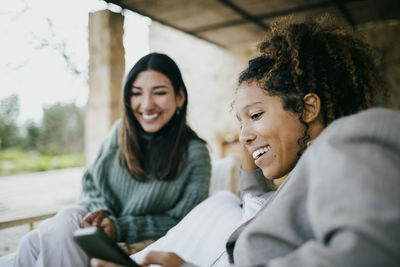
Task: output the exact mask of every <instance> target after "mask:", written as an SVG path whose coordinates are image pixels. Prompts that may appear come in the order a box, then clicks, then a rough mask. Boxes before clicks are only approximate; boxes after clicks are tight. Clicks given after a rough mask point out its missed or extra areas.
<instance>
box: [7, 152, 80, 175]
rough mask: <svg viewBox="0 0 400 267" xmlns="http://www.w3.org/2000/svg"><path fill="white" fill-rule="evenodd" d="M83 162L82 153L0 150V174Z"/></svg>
mask: <svg viewBox="0 0 400 267" xmlns="http://www.w3.org/2000/svg"><path fill="white" fill-rule="evenodd" d="M84 164H85V158H84V155H83V154H82V153H81V154H72V153H69V154H51V153H40V152H37V151H29V152H27V151H22V150H20V149H7V150H2V151H0V175H10V174H16V173H22V172H36V171H48V170H54V169H62V168H71V167H77V166H83V165H84Z"/></svg>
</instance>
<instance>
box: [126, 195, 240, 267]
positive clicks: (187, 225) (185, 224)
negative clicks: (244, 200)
mask: <svg viewBox="0 0 400 267" xmlns="http://www.w3.org/2000/svg"><path fill="white" fill-rule="evenodd" d="M241 218H242V208H241V206H240V200H239V198H238V197H237V196H236V195H234V194H233V193H232V192H230V191H219V192H216V193H215V194H213V195H212V196H210V197H209V198H207V199H206V200H204V201H203V202H201V203H200V204H199V205H197V206H196V207H195V208H194V209H193V210H192V211H191V212H189V214H188V215H186V216H185V217H184V218H183V219H182V220H181V221H180V222H179V223H178V224H177V225H176V226H175V227H173V228H172V229H170V230H169V231H168V232H167V234H166V235H165V236H164V237H162V238H160V239H158V240H157V241H156V242H154V243H153V244H151V245H149V246H148V247H146V248H145V249H144V250H142V251H140V252H138V253H136V254H133V255H131V258H132V259H134V260H135V261H136V262H138V263H141V262H142V261H143V259H144V257H145V256H146V255H147V253H148V252H149V251H151V250H160V251H169V252H175V253H176V254H178V255H179V256H180V257H182V258H183V259H184V260H185V261H188V262H191V263H195V264H197V265H200V266H210V265H211V263H213V262H214V261H215V259H216V258H217V257H218V256H219V255H220V254H221V253H223V252H224V250H225V243H226V241H227V240H228V238H229V236H230V234H231V233H232V232H233V231H234V230H235V229H236V228H237V227H238V226H239V223H240V220H241ZM204 240H207V243H206V244H207V246H205V243H204Z"/></svg>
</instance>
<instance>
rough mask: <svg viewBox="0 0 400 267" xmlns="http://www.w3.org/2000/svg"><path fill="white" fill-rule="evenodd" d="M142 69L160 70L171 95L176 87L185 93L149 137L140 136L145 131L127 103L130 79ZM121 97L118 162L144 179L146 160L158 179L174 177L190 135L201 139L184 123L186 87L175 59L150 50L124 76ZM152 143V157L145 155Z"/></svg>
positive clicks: (179, 166)
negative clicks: (161, 124) (168, 85)
mask: <svg viewBox="0 0 400 267" xmlns="http://www.w3.org/2000/svg"><path fill="white" fill-rule="evenodd" d="M146 70H154V71H158V72H160V73H162V74H164V75H165V76H167V77H168V78H169V80H170V81H171V84H172V86H173V87H174V93H175V96H177V95H178V94H179V92H180V90H182V91H183V93H184V95H185V101H184V103H183V105H182V107H181V108H180V109H179V112H176V113H175V114H174V115H173V116H172V118H171V120H170V121H169V122H168V123H167V124H166V125H165V126H163V128H162V129H160V130H159V131H158V132H157V133H155V134H154V135H152V137H151V140H150V141H148V140H144V139H143V138H142V136H143V135H145V133H144V131H143V129H142V127H141V126H140V124H139V122H138V121H137V120H136V118H135V116H134V115H133V112H132V108H131V105H130V99H131V88H132V83H133V82H134V81H135V79H136V77H137V75H138V74H139V73H140V72H142V71H146ZM122 101H123V112H122V123H121V135H120V154H119V160H120V162H121V164H123V165H124V166H125V167H126V169H127V171H128V173H129V174H130V175H131V176H132V177H133V178H134V179H136V180H139V181H144V180H145V179H146V178H147V177H148V173H147V172H146V168H147V166H149V161H151V165H152V166H153V167H155V175H156V177H157V178H158V179H161V180H168V179H172V178H174V177H176V175H177V174H178V173H179V172H180V171H181V169H182V167H183V165H184V164H185V161H186V156H187V148H188V144H189V141H190V140H191V139H198V140H201V141H203V140H202V139H200V138H199V137H198V136H197V134H196V133H195V132H194V131H193V130H192V129H191V128H190V127H189V126H188V125H187V122H186V111H187V104H188V97H187V90H186V86H185V84H184V82H183V79H182V75H181V72H180V70H179V68H178V66H177V65H176V63H175V62H174V61H173V60H172V59H171V58H170V57H169V56H167V55H164V54H159V53H151V54H148V55H146V56H144V57H142V58H141V59H140V60H139V61H138V62H137V63H136V64H135V65H134V66H133V67H132V69H131V70H130V71H129V74H128V76H127V77H126V81H125V85H124V87H123V100H122ZM146 142H148V143H147V145H145V146H144V145H143V143H146ZM203 142H204V141H203ZM153 146H156V147H157V149H156V150H157V153H156V155H155V154H154V153H153V158H149V157H151V156H152V155H150V153H149V151H150V150H151V149H150V148H152V147H153ZM153 151H154V147H153Z"/></svg>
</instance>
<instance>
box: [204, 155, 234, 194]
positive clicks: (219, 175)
mask: <svg viewBox="0 0 400 267" xmlns="http://www.w3.org/2000/svg"><path fill="white" fill-rule="evenodd" d="M211 164H212V168H211V179H210V190H209V194H210V195H212V194H213V193H214V192H216V191H218V190H229V191H231V192H233V193H234V194H236V195H239V179H240V175H239V166H240V162H239V158H238V157H237V156H235V155H229V156H226V157H224V158H220V159H215V160H213V161H212V163H211Z"/></svg>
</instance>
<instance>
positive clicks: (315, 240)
mask: <svg viewBox="0 0 400 267" xmlns="http://www.w3.org/2000/svg"><path fill="white" fill-rule="evenodd" d="M399 189H400V112H399V111H392V110H386V109H371V110H367V111H364V112H361V113H359V114H357V115H353V116H349V117H346V118H343V119H340V120H337V121H335V122H334V123H332V124H331V125H330V126H329V127H327V129H325V130H324V131H323V133H322V134H321V135H320V136H319V137H318V138H317V139H316V140H315V142H314V143H313V144H312V145H311V146H310V147H309V148H308V149H307V151H306V152H305V153H304V155H303V156H302V157H301V159H300V161H299V163H298V164H297V165H296V167H295V169H293V171H292V172H291V174H290V175H289V177H288V178H287V180H286V181H285V182H284V184H283V185H282V186H281V187H280V188H279V190H278V191H277V192H276V193H275V195H274V196H272V197H271V200H270V201H269V202H268V203H267V204H266V206H264V208H263V209H262V210H261V211H260V212H259V213H258V214H257V216H256V217H255V218H254V219H253V220H252V222H251V223H249V224H248V225H247V227H245V228H244V230H243V232H242V233H241V234H240V236H239V238H238V240H237V241H236V244H235V247H234V254H233V255H234V261H235V265H237V266H255V265H258V266H260V265H261V266H270V267H278V266H299V267H301V266H307V267H312V266H351V267H356V266H363V267H367V266H386V267H387V266H399V265H400V193H399ZM231 241H232V240H231Z"/></svg>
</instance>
